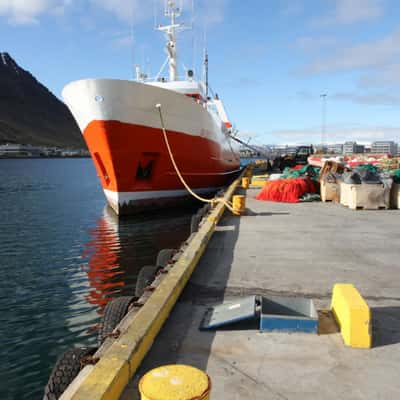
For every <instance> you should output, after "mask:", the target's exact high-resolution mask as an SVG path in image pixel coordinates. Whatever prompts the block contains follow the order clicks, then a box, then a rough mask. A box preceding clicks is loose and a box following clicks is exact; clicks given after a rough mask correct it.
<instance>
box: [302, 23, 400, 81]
mask: <svg viewBox="0 0 400 400" xmlns="http://www.w3.org/2000/svg"><path fill="white" fill-rule="evenodd" d="M399 56H400V31H396V32H394V33H392V34H390V35H387V36H386V37H384V38H382V39H379V40H375V41H371V42H368V43H363V44H359V45H355V46H349V47H347V48H343V49H340V50H338V51H337V52H336V54H335V55H333V56H331V57H328V58H324V59H318V60H315V61H313V62H311V63H309V64H308V65H305V66H304V67H303V68H302V71H303V72H304V73H307V74H319V73H323V72H336V71H346V70H353V69H360V68H371V67H378V66H385V65H387V64H389V63H392V62H393V61H394V60H396V59H397V58H398V57H399Z"/></svg>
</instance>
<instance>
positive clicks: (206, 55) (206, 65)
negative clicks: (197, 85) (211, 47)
mask: <svg viewBox="0 0 400 400" xmlns="http://www.w3.org/2000/svg"><path fill="white" fill-rule="evenodd" d="M204 68H205V75H206V76H205V79H206V82H205V83H206V99H207V98H208V53H207V50H206V51H205V54H204Z"/></svg>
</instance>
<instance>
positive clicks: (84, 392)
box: [61, 170, 246, 400]
mask: <svg viewBox="0 0 400 400" xmlns="http://www.w3.org/2000/svg"><path fill="white" fill-rule="evenodd" d="M245 174H246V170H245V171H244V172H243V173H242V174H241V176H240V177H239V178H237V179H236V180H235V181H234V182H233V183H232V184H231V186H230V187H229V188H228V190H227V192H226V193H225V196H224V200H225V201H224V202H219V203H218V204H217V205H216V206H215V208H214V209H213V210H212V211H211V213H210V214H209V215H208V217H206V221H205V223H203V224H202V226H201V227H200V229H199V231H198V232H197V233H196V234H195V235H194V236H193V238H192V240H191V241H190V242H189V244H188V246H187V247H186V248H185V249H184V251H183V253H182V255H181V256H180V257H179V259H178V260H177V262H176V263H175V264H174V266H173V267H172V268H171V270H170V271H169V272H168V274H166V276H165V278H164V279H163V280H162V282H161V283H160V285H159V286H158V287H157V288H156V289H155V291H154V292H153V293H152V294H151V296H150V297H149V298H148V300H147V301H146V302H145V303H144V305H143V306H142V307H141V308H140V309H139V311H137V312H135V313H130V314H128V315H127V316H126V317H125V319H124V327H126V329H125V330H124V331H123V332H122V333H121V335H120V336H119V338H118V339H115V341H114V342H113V343H112V344H111V345H110V346H109V347H108V348H107V349H106V350H105V351H104V352H102V353H101V357H100V360H99V361H98V362H97V364H95V365H89V366H86V367H85V368H84V369H83V370H82V371H81V372H80V374H79V375H78V376H77V377H76V378H75V380H74V381H73V382H72V384H71V385H70V386H69V387H68V388H67V390H66V391H65V392H64V394H63V395H62V396H61V400H89V399H90V400H100V399H101V400H115V399H118V398H119V397H120V395H121V394H122V392H123V390H124V389H125V387H126V385H127V384H128V382H129V380H130V378H131V377H132V376H133V375H134V374H135V372H136V371H137V369H138V368H139V366H140V364H141V362H142V360H143V358H144V356H145V355H146V354H147V352H148V351H149V350H150V348H151V346H152V344H153V342H154V339H155V338H156V336H157V334H158V332H159V331H160V329H161V327H162V326H163V324H164V322H165V321H166V319H167V318H168V316H169V314H170V312H171V310H172V308H173V307H174V305H175V303H176V301H177V299H178V297H179V295H180V294H181V292H182V290H183V289H184V287H185V285H186V283H187V282H188V280H189V279H190V276H191V275H192V273H193V271H194V269H195V267H196V265H197V263H198V261H199V259H200V257H201V255H202V254H203V252H204V250H205V248H206V246H207V244H208V241H209V240H210V238H211V236H212V234H213V233H214V228H215V226H216V224H217V223H218V221H219V219H220V218H221V216H222V214H223V213H224V210H225V204H226V203H228V202H229V200H230V199H231V198H232V195H233V194H234V192H235V190H236V188H237V187H238V186H239V185H240V183H241V178H242V176H243V175H245ZM100 351H101V349H100ZM95 356H96V355H95Z"/></svg>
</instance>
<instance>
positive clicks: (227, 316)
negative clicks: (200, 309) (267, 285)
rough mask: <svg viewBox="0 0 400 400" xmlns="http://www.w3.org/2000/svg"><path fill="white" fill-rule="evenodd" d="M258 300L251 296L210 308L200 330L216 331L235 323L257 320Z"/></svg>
mask: <svg viewBox="0 0 400 400" xmlns="http://www.w3.org/2000/svg"><path fill="white" fill-rule="evenodd" d="M256 300H257V296H249V297H244V298H241V299H239V300H237V301H234V302H229V303H223V304H219V305H216V306H213V307H209V308H208V309H207V310H206V313H205V315H204V318H203V320H202V322H201V324H200V330H208V329H215V328H218V327H221V326H225V325H230V324H233V323H235V322H239V321H245V320H251V319H255V318H256V317H257V312H256V305H257V301H256Z"/></svg>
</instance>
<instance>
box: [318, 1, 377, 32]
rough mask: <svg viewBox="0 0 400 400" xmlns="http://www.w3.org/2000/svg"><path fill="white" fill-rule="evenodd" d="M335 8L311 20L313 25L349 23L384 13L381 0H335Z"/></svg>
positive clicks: (374, 17) (366, 19) (373, 17)
mask: <svg viewBox="0 0 400 400" xmlns="http://www.w3.org/2000/svg"><path fill="white" fill-rule="evenodd" d="M333 1H334V3H335V5H334V10H333V11H332V12H330V13H329V14H327V15H324V16H322V17H319V18H316V19H314V20H312V21H311V23H312V25H314V26H317V27H321V26H326V25H335V24H340V25H348V24H353V23H357V22H362V21H368V20H372V19H376V18H379V17H381V16H382V15H383V13H384V11H383V6H382V2H381V1H380V0H333Z"/></svg>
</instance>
